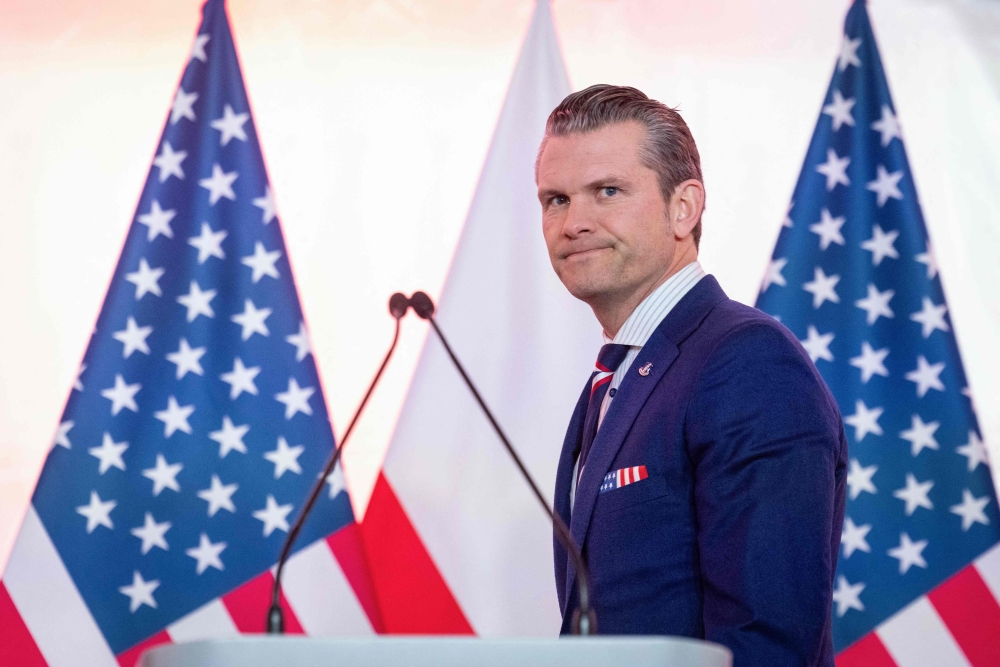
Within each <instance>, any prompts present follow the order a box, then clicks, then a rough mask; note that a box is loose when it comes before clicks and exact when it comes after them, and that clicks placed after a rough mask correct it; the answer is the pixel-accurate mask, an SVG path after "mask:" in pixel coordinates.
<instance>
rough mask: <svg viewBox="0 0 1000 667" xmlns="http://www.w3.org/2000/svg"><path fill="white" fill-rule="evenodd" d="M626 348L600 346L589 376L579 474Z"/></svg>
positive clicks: (609, 345)
mask: <svg viewBox="0 0 1000 667" xmlns="http://www.w3.org/2000/svg"><path fill="white" fill-rule="evenodd" d="M628 350H629V346H628V345H618V344H615V343H608V344H607V345H605V346H603V347H602V348H601V351H600V353H599V354H598V355H597V364H596V368H595V369H594V374H593V375H592V376H590V401H589V402H588V403H587V417H586V419H584V422H583V443H582V445H581V447H580V465H579V466H578V467H577V469H578V470H579V474H581V475H582V474H583V466H584V464H585V463H586V462H587V455H588V454H590V446H591V445H593V444H594V438H595V437H596V436H597V422H598V420H599V418H600V415H601V403H603V402H604V396H605V394H607V393H608V388H609V387H610V386H611V378H612V376H613V375H614V374H615V371H616V370H617V369H618V367H619V366H620V365H621V363H622V362H623V361H624V360H625V355H626V354H628ZM578 479H579V478H578Z"/></svg>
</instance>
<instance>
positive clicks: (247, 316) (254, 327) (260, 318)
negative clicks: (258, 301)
mask: <svg viewBox="0 0 1000 667" xmlns="http://www.w3.org/2000/svg"><path fill="white" fill-rule="evenodd" d="M270 315H271V309H270V308H260V309H258V308H257V307H256V306H254V305H253V301H251V300H250V299H247V300H246V301H244V303H243V312H242V313H238V314H236V315H233V316H232V317H231V318H230V319H231V320H232V321H233V322H235V323H236V324H239V325H240V326H241V327H243V333H242V337H243V340H249V338H250V336H252V335H254V334H255V333H256V334H260V335H261V336H270V335H271V332H270V331H269V330H268V328H267V325H266V324H265V323H264V320H266V319H267V318H268V317H269V316H270Z"/></svg>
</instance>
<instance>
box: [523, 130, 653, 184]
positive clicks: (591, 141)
mask: <svg viewBox="0 0 1000 667" xmlns="http://www.w3.org/2000/svg"><path fill="white" fill-rule="evenodd" d="M644 139H645V129H644V128H643V127H642V125H640V124H639V123H616V124H614V125H609V126H606V127H603V128H600V129H598V130H592V131H589V132H573V133H570V134H567V135H563V136H553V137H549V139H548V141H547V142H546V144H545V148H544V150H543V151H542V155H541V160H540V161H539V164H538V182H539V185H540V186H541V185H542V184H543V183H545V182H549V181H565V180H571V181H574V182H575V181H581V182H584V181H591V180H594V179H600V178H604V177H606V176H610V175H614V174H621V173H622V172H624V171H629V170H631V169H633V168H635V167H640V166H642V165H641V163H640V161H639V147H640V145H641V142H642V141H643V140H644Z"/></svg>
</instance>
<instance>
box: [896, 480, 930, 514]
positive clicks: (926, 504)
mask: <svg viewBox="0 0 1000 667" xmlns="http://www.w3.org/2000/svg"><path fill="white" fill-rule="evenodd" d="M933 487H934V480H927V481H926V482H918V481H917V478H916V477H914V476H913V473H911V472H908V473H906V486H905V487H904V488H902V489H896V490H895V491H893V492H892V495H893V496H894V497H896V498H899V499H900V500H902V501H903V502H905V503H906V516H911V515H912V514H913V513H914V512H916V511H917V508H918V507H923V508H924V509H929V510H932V509H934V503H932V502H931V500H930V498H928V497H927V494H928V493H930V490H931V489H932V488H933Z"/></svg>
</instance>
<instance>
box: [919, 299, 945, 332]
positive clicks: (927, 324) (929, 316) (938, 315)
mask: <svg viewBox="0 0 1000 667" xmlns="http://www.w3.org/2000/svg"><path fill="white" fill-rule="evenodd" d="M946 312H948V306H946V305H945V304H943V303H942V304H941V305H940V306H935V305H934V302H933V301H931V300H930V299H929V298H927V297H926V296H925V297H924V299H923V307H922V308H921V309H920V310H919V311H917V312H915V313H913V314H912V315H910V319H911V320H913V321H914V322H918V323H919V324H920V326H921V333H922V334H923V336H924V338H929V337H930V335H931V334H932V333H934V330H935V329H939V330H941V331H948V323H947V322H945V321H944V314H945V313H946Z"/></svg>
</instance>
